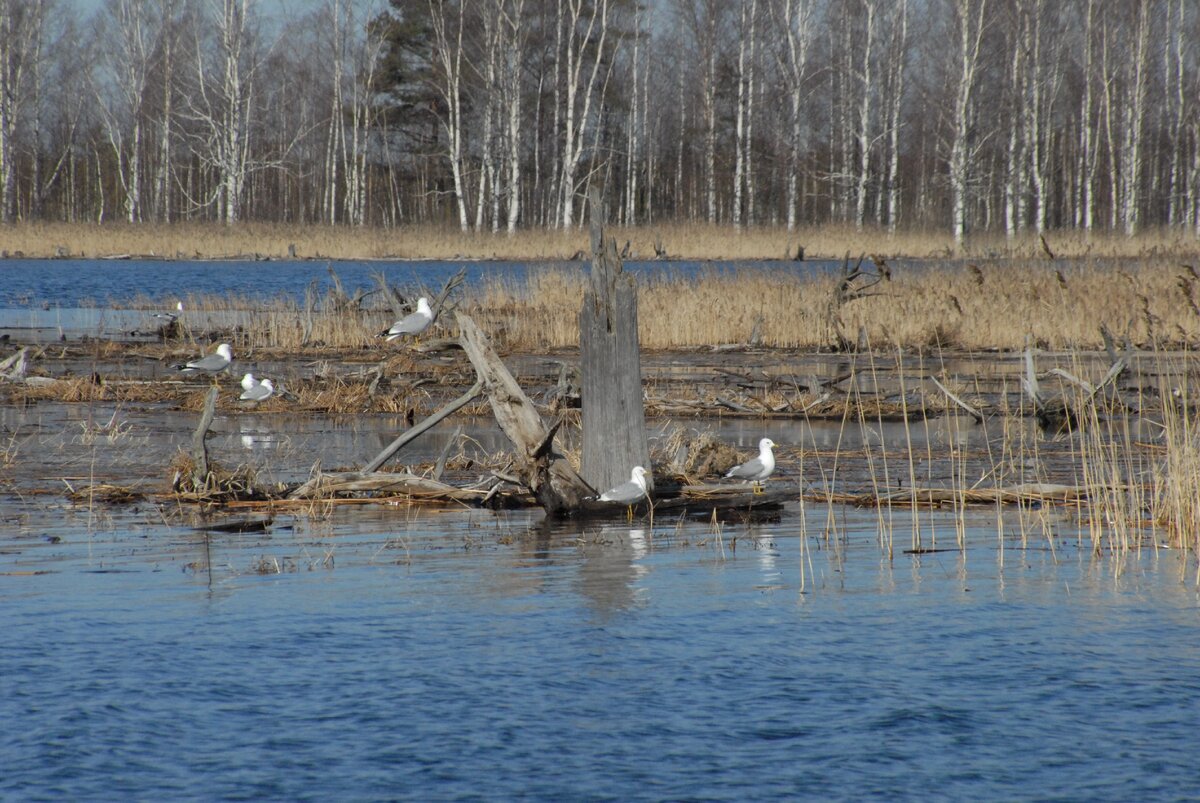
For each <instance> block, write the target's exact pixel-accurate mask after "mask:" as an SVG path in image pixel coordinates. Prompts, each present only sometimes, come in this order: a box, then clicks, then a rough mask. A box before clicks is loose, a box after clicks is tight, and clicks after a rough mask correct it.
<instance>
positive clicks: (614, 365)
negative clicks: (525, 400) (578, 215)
mask: <svg viewBox="0 0 1200 803" xmlns="http://www.w3.org/2000/svg"><path fill="white" fill-rule="evenodd" d="M591 195H592V197H591V199H590V206H591V210H592V227H591V233H592V270H591V281H590V282H589V284H588V287H587V288H586V289H585V290H584V296H583V307H582V308H581V309H580V311H579V361H580V391H581V397H582V402H583V405H582V406H583V460H582V465H581V471H580V473H581V474H582V475H583V478H584V479H585V480H586V481H587V482H588V484H589V485H591V486H592V487H593V488H598V489H607V488H613V487H616V486H617V485H620V484H621V483H623V482H627V481H628V480H629V474H630V471H631V470H632V469H633V467H634V466H645V467H646V468H647V469H649V468H650V449H649V446H648V445H647V443H646V422H645V412H644V411H643V408H642V363H641V352H640V350H639V346H638V315H637V313H638V303H637V282H636V281H635V280H634V278H633V276H631V275H629V274H628V273H626V272H625V269H624V266H623V265H622V264H621V260H620V258H619V257H618V256H617V242H616V240H615V239H612V238H608V239H607V240H606V239H605V237H604V205H603V204H602V203H601V202H600V193H599V191H598V190H597V189H596V188H595V187H593V188H592V190H591ZM652 482H653V480H652V478H651V477H647V483H648V484H651V483H652ZM651 490H652V485H651Z"/></svg>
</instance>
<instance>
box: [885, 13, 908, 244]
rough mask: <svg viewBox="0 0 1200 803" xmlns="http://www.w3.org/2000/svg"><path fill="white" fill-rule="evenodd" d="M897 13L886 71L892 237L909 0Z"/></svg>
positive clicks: (896, 210) (897, 199)
mask: <svg viewBox="0 0 1200 803" xmlns="http://www.w3.org/2000/svg"><path fill="white" fill-rule="evenodd" d="M896 14H897V15H898V17H899V19H898V20H895V21H894V22H893V27H892V44H891V58H890V59H889V61H890V64H889V68H888V72H889V77H888V84H889V86H888V88H889V91H890V97H889V99H888V104H889V112H888V169H887V221H888V234H891V235H894V234H895V233H896V227H897V225H898V221H899V219H900V185H899V174H900V111H901V109H902V108H903V103H904V68H905V62H906V61H907V57H908V0H900V7H899V9H897V10H896Z"/></svg>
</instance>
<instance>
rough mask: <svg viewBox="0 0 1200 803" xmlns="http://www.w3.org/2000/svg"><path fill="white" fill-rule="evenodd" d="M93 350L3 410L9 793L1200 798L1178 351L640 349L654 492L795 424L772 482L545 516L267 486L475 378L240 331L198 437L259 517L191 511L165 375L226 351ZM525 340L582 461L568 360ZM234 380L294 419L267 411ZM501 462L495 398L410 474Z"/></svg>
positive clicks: (0, 741)
mask: <svg viewBox="0 0 1200 803" xmlns="http://www.w3.org/2000/svg"><path fill="white" fill-rule="evenodd" d="M431 281H433V280H431ZM10 312H11V311H10ZM13 314H20V313H13ZM136 314H139V315H143V316H144V315H145V314H146V313H145V311H139V312H137V313H136ZM197 320H199V319H197ZM134 326H135V328H136V327H137V326H138V324H136V323H135V324H134ZM6 331H10V334H12V335H13V336H14V337H15V338H17V339H20V338H22V337H24V336H27V335H28V334H29V332H30V331H31V330H21V333H20V334H18V333H17V331H16V330H6ZM65 334H66V335H67V337H66V339H65V340H62V341H60V340H58V334H57V332H56V331H53V327H51V329H50V330H47V336H46V337H44V338H40V339H38V338H32V337H30V338H27V339H25V340H22V341H21V342H22V344H24V345H29V346H30V351H29V355H31V356H30V359H31V362H30V370H29V372H28V375H29V376H32V377H38V378H39V381H37V382H34V383H33V384H31V385H28V386H25V385H22V386H20V387H15V386H13V385H12V384H11V383H6V384H5V385H4V386H3V387H0V393H2V394H3V395H2V403H0V610H2V611H3V613H0V621H2V622H3V624H4V632H5V634H6V636H7V639H6V643H7V647H6V648H5V649H3V650H0V718H2V719H3V721H4V722H6V723H9V727H8V728H6V729H5V733H4V735H3V736H0V765H2V766H4V767H5V772H4V773H2V774H0V796H2V797H12V798H15V799H26V798H47V797H57V798H63V797H65V798H71V799H112V798H114V797H118V796H119V797H123V798H164V797H171V798H197V799H217V798H228V797H250V796H253V797H258V798H287V799H310V798H341V797H353V798H388V799H393V798H404V799H422V800H426V799H456V798H473V797H489V798H501V799H505V798H514V797H526V798H534V799H547V800H551V799H552V800H559V799H575V798H580V797H586V798H598V799H622V800H624V799H679V798H688V799H695V798H713V799H747V798H751V799H772V798H773V799H795V798H819V799H862V798H864V797H886V798H889V799H890V798H920V799H964V798H986V799H994V798H1039V799H1044V798H1069V799H1081V798H1086V799H1099V800H1129V799H1165V798H1177V797H1179V796H1186V795H1187V794H1188V792H1187V790H1190V789H1193V788H1194V787H1195V785H1196V783H1197V781H1198V780H1200V776H1198V774H1197V771H1196V769H1195V766H1194V760H1193V756H1192V752H1193V751H1192V750H1191V744H1192V742H1191V738H1192V731H1193V730H1194V722H1195V714H1196V711H1197V709H1198V708H1200V681H1197V680H1196V678H1200V657H1198V655H1197V653H1196V651H1195V650H1194V649H1192V648H1191V647H1190V645H1192V644H1193V643H1194V642H1195V638H1196V634H1197V632H1200V590H1198V589H1200V585H1198V582H1197V580H1198V572H1200V560H1198V558H1197V545H1198V543H1200V540H1198V539H1200V528H1198V527H1197V524H1196V523H1197V518H1196V512H1197V502H1196V501H1195V500H1196V498H1197V496H1198V495H1197V494H1196V493H1195V492H1194V489H1195V488H1196V487H1200V486H1198V485H1197V478H1198V477H1200V471H1197V463H1196V460H1195V457H1194V456H1195V454H1196V453H1197V449H1196V441H1195V439H1196V432H1195V421H1196V417H1195V408H1194V405H1195V398H1194V393H1195V377H1196V367H1197V366H1196V361H1195V357H1194V356H1193V355H1192V354H1191V352H1190V350H1188V349H1187V348H1179V349H1170V350H1169V349H1166V348H1162V349H1146V348H1142V349H1138V350H1137V351H1136V353H1134V354H1131V355H1130V359H1129V362H1128V365H1127V367H1128V370H1124V371H1122V372H1121V375H1120V377H1119V379H1118V380H1116V381H1114V382H1111V383H1109V384H1105V383H1104V382H1105V377H1106V375H1107V374H1108V372H1109V371H1110V370H1111V365H1112V359H1111V355H1109V354H1107V353H1106V352H1104V351H1099V350H1093V351H1075V350H1052V349H1049V348H1043V349H1033V350H1031V354H1032V358H1033V359H1034V360H1035V361H1036V362H1035V365H1034V375H1035V378H1036V379H1037V380H1038V382H1039V384H1040V395H1038V396H1036V397H1035V396H1033V395H1031V394H1030V393H1029V392H1028V390H1027V389H1026V388H1025V387H1024V386H1023V383H1025V382H1027V381H1028V371H1027V365H1026V359H1027V358H1026V357H1025V356H1024V353H1023V352H1021V351H1014V352H1004V353H980V352H970V351H964V350H949V349H946V350H943V349H931V348H922V349H911V348H890V347H889V348H882V347H881V348H875V349H872V350H870V351H868V352H863V353H857V354H855V353H838V354H830V353H817V352H815V351H813V350H794V349H780V348H767V347H762V346H750V345H746V344H742V345H740V346H739V347H737V348H729V349H720V350H712V349H709V350H686V351H684V350H645V351H644V352H643V354H642V361H643V379H644V382H643V385H644V389H645V409H646V414H647V429H648V432H649V436H650V441H651V455H652V460H653V463H654V471H655V477H656V479H661V480H662V481H663V483H664V487H665V486H666V485H667V484H669V482H670V481H676V482H678V483H679V484H682V485H686V484H687V483H696V482H710V483H711V482H716V481H717V479H716V477H715V476H713V474H714V473H716V472H717V469H715V468H712V466H713V465H715V464H714V463H712V462H709V463H705V464H704V465H708V466H709V467H710V468H709V469H708V470H709V471H710V472H712V473H710V474H707V475H704V476H700V475H698V474H696V473H695V472H696V467H697V466H698V465H701V461H699V460H698V459H697V449H698V448H699V446H698V445H699V444H701V443H713V442H715V443H719V444H722V445H723V446H725V447H728V451H729V457H730V459H745V458H746V457H748V456H750V455H751V454H753V453H754V451H755V449H756V448H757V447H756V444H757V443H758V441H759V439H760V438H762V437H769V438H771V439H772V440H773V441H774V442H775V443H776V444H778V448H777V449H776V456H777V460H778V469H777V471H776V473H775V474H774V475H773V476H772V477H771V478H770V479H769V480H768V481H767V489H768V490H769V491H777V490H784V491H786V492H787V495H786V500H785V501H784V502H783V503H782V505H781V506H779V507H774V508H770V509H767V510H764V511H755V512H754V513H753V514H752V515H741V514H739V513H737V512H729V513H725V514H722V515H715V516H714V515H711V514H705V513H704V512H703V511H700V513H701V515H695V514H694V513H695V511H692V512H687V511H685V512H678V511H672V512H669V513H664V512H662V511H656V510H653V509H651V510H650V511H648V512H642V511H638V512H636V513H635V514H634V515H633V516H632V517H627V516H626V514H625V513H624V512H621V514H620V516H619V517H616V516H614V517H609V518H604V519H595V520H579V521H573V520H567V521H552V520H548V519H547V518H546V517H545V516H544V515H543V514H542V512H541V511H540V510H539V509H538V508H536V507H532V506H530V505H529V503H528V501H529V500H524V501H522V500H521V499H520V498H518V497H519V496H520V495H519V494H517V493H515V492H514V494H513V500H512V501H513V504H515V505H517V506H516V507H511V508H509V509H498V510H493V509H488V508H485V507H479V506H475V505H468V504H465V503H454V504H447V503H441V504H430V503H428V502H426V501H422V500H420V499H417V498H405V497H403V496H400V495H386V494H385V495H379V496H376V497H373V498H338V499H307V500H284V499H282V498H281V497H282V492H281V490H280V489H287V488H294V487H295V486H296V485H298V484H299V483H302V482H304V481H305V480H307V479H309V478H310V477H311V476H313V474H314V472H316V471H323V472H333V471H351V470H355V469H357V468H359V467H361V466H363V465H364V464H365V463H366V462H367V461H369V460H370V459H371V458H372V457H373V456H375V455H377V454H379V453H380V451H381V450H382V449H384V447H386V446H387V445H388V444H389V443H390V442H391V441H392V440H393V438H395V437H396V435H398V434H399V433H401V432H404V431H406V430H408V429H410V428H411V427H412V426H414V424H416V423H419V422H421V421H422V420H423V419H425V418H426V417H427V416H429V415H430V414H432V413H434V412H435V411H436V410H438V409H440V408H441V407H442V406H444V405H445V404H446V403H447V402H448V401H449V400H451V399H452V398H454V397H455V396H458V395H459V394H461V393H462V392H463V391H464V390H465V389H466V388H467V387H468V386H469V385H470V384H471V382H473V381H474V376H473V374H472V372H471V367H470V364H469V363H467V362H466V360H465V358H464V357H462V355H461V354H460V353H458V352H456V351H455V350H433V351H422V350H419V349H415V348H408V347H403V348H393V349H390V350H385V349H382V348H380V347H379V346H377V345H372V346H370V347H369V348H352V347H349V346H337V347H334V346H331V345H325V346H313V347H311V348H308V349H305V350H301V351H293V352H289V351H287V350H285V349H278V348H268V347H266V346H265V345H262V344H256V343H253V342H250V341H249V340H247V341H246V342H243V343H241V344H239V345H236V346H235V348H234V353H235V369H236V370H235V373H234V374H233V375H219V376H218V377H217V378H216V380H215V382H216V383H217V384H218V386H219V387H220V388H221V392H220V396H219V402H218V404H217V407H216V414H215V418H214V421H213V424H212V426H211V429H210V430H209V433H208V439H207V448H208V452H209V456H210V458H211V460H212V461H214V463H216V464H218V465H219V466H221V467H223V469H225V470H229V471H233V470H243V471H245V472H247V474H248V476H252V478H253V481H254V483H255V484H256V485H257V486H258V487H260V488H261V489H263V496H262V497H256V498H254V499H245V500H242V501H226V502H224V503H222V504H198V503H196V502H195V501H191V500H188V499H186V498H184V497H183V496H182V495H180V494H177V493H173V492H172V491H171V484H172V476H171V475H172V471H174V470H176V469H173V468H172V466H173V461H174V460H176V458H177V457H178V456H179V455H180V454H183V453H187V452H188V451H189V450H190V449H191V446H192V439H193V434H194V431H195V429H196V426H197V421H198V419H199V418H200V415H201V413H200V411H201V408H202V406H203V404H202V401H203V398H204V396H205V395H206V393H207V391H208V388H209V387H210V386H211V385H212V383H213V381H214V380H212V379H209V378H204V377H194V378H186V377H185V378H180V377H179V376H178V375H176V374H175V373H174V372H173V371H170V370H169V367H168V366H169V365H170V364H171V363H172V362H178V361H180V360H181V359H191V358H194V357H197V356H199V355H200V354H202V353H207V352H208V351H211V343H210V341H211V342H216V341H215V340H212V338H209V337H207V336H197V337H195V339H192V340H187V339H185V340H183V341H167V342H159V341H158V340H157V339H156V338H155V337H152V336H130V335H128V333H127V332H126V333H125V334H121V335H119V336H118V335H113V336H104V337H100V335H99V332H97V331H95V330H92V331H89V332H83V331H82V330H71V329H70V327H68V328H67V330H66V331H65ZM85 335H86V337H85ZM241 336H242V337H244V338H248V339H249V338H250V336H249V335H246V334H245V333H243V334H242V335H241ZM31 341H36V342H31ZM9 351H15V349H14V348H13V346H12V345H11V344H10V345H9V346H8V347H7V350H6V351H5V352H4V354H5V355H7V354H8V352H9ZM503 356H504V360H505V363H506V364H507V365H508V366H509V367H510V368H511V370H512V371H513V373H514V375H515V376H516V377H517V379H518V380H519V382H520V384H521V386H522V388H524V389H525V391H526V392H527V393H528V394H529V395H530V397H531V398H532V399H533V400H534V401H535V403H536V404H537V406H538V408H539V410H540V411H541V413H542V415H543V417H545V418H547V419H549V418H551V417H555V418H561V419H562V421H563V426H562V429H561V430H560V432H561V434H560V438H559V440H558V446H559V448H560V449H562V450H563V451H564V452H566V453H567V454H568V456H569V457H571V458H572V459H577V453H578V449H579V435H578V410H577V407H576V404H577V396H576V393H577V391H576V387H575V384H574V382H575V380H574V379H573V373H572V372H577V370H578V368H577V367H578V353H577V352H574V351H572V350H570V349H549V350H541V351H521V350H516V349H512V350H506V351H505V353H504V355H503ZM243 370H253V371H254V373H255V375H256V376H265V377H272V378H274V379H275V380H276V384H277V386H279V387H281V388H284V389H286V390H288V391H289V392H290V393H291V394H292V397H291V398H288V397H284V396H282V395H280V396H278V397H273V398H271V399H269V400H268V401H267V402H264V403H262V404H261V405H253V404H246V403H241V402H239V401H238V400H237V399H236V393H237V391H238V390H240V388H237V379H238V377H240V376H241V372H242V371H243ZM1055 370H1057V371H1059V372H1060V373H1055V372H1054V371H1055ZM1062 372H1065V373H1067V374H1069V375H1070V377H1071V378H1072V379H1067V378H1064V377H1063V376H1062V375H1061V374H1062ZM934 379H936V380H937V383H935V382H934V381H933V380H934ZM43 380H44V381H43ZM1072 380H1075V381H1072ZM938 383H940V385H941V387H939V385H938ZM947 391H949V393H950V394H953V395H954V396H956V397H957V398H958V399H959V401H961V402H963V403H964V404H965V405H966V407H969V408H971V410H974V411H975V412H977V413H980V416H979V420H977V419H976V417H975V416H973V415H972V414H971V413H970V412H968V410H967V409H965V408H964V407H963V406H961V405H960V404H958V403H956V402H955V401H953V400H951V399H950V397H949V395H948V393H947ZM1035 398H1036V399H1038V401H1036V402H1035ZM1055 400H1059V401H1062V402H1063V403H1064V405H1065V409H1067V410H1069V411H1070V414H1069V415H1062V416H1060V417H1059V418H1054V417H1053V416H1052V415H1051V413H1053V411H1054V409H1057V408H1054V405H1053V402H1055ZM1035 407H1037V408H1038V409H1036V410H1035V409H1034V408H1035ZM1039 412H1041V413H1043V417H1044V418H1045V419H1046V420H1042V419H1041V418H1039V416H1038V413H1039ZM510 450H511V446H510V444H509V443H508V441H507V440H506V438H505V437H504V436H503V434H502V433H501V432H500V430H499V429H498V428H497V426H496V423H495V420H494V418H493V417H492V414H491V411H490V409H488V407H487V405H486V404H485V403H482V402H477V403H474V404H471V405H468V406H467V407H465V408H463V410H462V411H460V412H459V413H456V414H455V415H453V416H451V417H449V418H448V419H446V420H445V421H442V422H441V423H438V424H437V425H436V426H434V427H433V428H432V429H431V430H430V431H429V432H428V433H426V434H425V435H423V436H421V437H420V438H419V439H417V440H416V441H414V442H413V443H412V444H411V445H409V446H407V447H405V449H404V450H403V451H401V452H400V454H399V455H398V456H397V457H396V458H395V459H394V460H393V461H392V462H389V463H388V464H387V466H386V468H387V469H388V470H389V471H391V470H394V471H397V472H399V471H401V470H403V469H405V468H408V469H411V470H412V472H413V473H414V474H417V475H431V474H433V473H435V472H437V471H438V470H439V467H440V469H441V473H440V476H441V478H442V480H443V481H444V482H446V483H449V484H451V485H454V486H456V487H467V486H477V485H481V484H482V485H481V487H489V485H488V484H490V483H494V482H497V481H498V480H496V477H497V476H498V475H505V474H507V473H508V472H509V471H510V470H511V468H510V466H509V461H510V459H511V455H510V454H509V452H510ZM689 472H691V473H689Z"/></svg>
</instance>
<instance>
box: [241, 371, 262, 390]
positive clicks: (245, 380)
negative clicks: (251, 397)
mask: <svg viewBox="0 0 1200 803" xmlns="http://www.w3.org/2000/svg"><path fill="white" fill-rule="evenodd" d="M258 385H259V382H258V380H257V379H255V378H254V374H246V375H245V376H243V377H242V390H245V391H251V390H254V388H256V387H258Z"/></svg>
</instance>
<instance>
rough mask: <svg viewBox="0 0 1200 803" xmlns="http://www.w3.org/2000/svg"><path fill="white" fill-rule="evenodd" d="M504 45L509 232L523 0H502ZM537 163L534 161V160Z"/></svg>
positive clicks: (517, 145)
mask: <svg viewBox="0 0 1200 803" xmlns="http://www.w3.org/2000/svg"><path fill="white" fill-rule="evenodd" d="M500 7H501V10H502V13H503V16H504V25H503V31H504V32H505V36H506V42H505V47H504V48H503V50H502V62H503V70H502V71H503V90H504V100H505V104H506V107H507V109H508V211H507V218H508V220H507V224H508V233H509V234H510V235H511V234H513V233H515V232H516V230H517V225H518V223H519V222H520V219H521V190H522V188H521V122H522V121H521V89H522V76H521V71H522V69H523V62H524V58H525V46H526V41H527V38H528V35H527V32H526V31H527V29H526V27H525V0H501V3H500ZM535 161H536V159H535Z"/></svg>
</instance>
